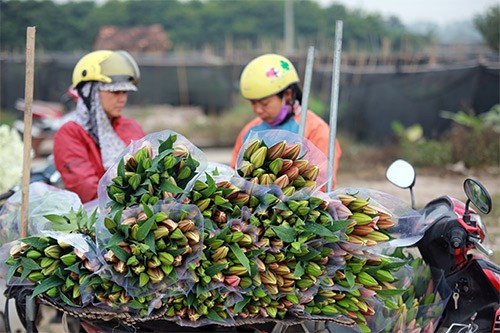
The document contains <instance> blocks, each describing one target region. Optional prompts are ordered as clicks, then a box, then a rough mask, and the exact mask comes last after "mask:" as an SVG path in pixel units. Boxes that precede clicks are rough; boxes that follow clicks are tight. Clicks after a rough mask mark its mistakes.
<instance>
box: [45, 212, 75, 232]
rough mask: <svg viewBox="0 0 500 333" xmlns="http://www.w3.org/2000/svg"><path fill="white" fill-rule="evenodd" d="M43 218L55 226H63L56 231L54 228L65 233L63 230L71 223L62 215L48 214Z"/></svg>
mask: <svg viewBox="0 0 500 333" xmlns="http://www.w3.org/2000/svg"><path fill="white" fill-rule="evenodd" d="M43 217H45V218H46V219H47V220H49V221H50V222H52V224H53V225H54V226H61V229H59V230H58V229H55V228H54V227H53V229H54V230H57V231H63V229H62V228H64V227H65V226H66V227H67V226H69V221H68V220H66V218H65V217H64V216H61V215H57V214H47V215H44V216H43Z"/></svg>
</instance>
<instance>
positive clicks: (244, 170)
mask: <svg viewBox="0 0 500 333" xmlns="http://www.w3.org/2000/svg"><path fill="white" fill-rule="evenodd" d="M254 170H255V165H254V164H253V163H251V162H250V161H243V162H241V166H240V167H239V169H238V174H239V175H240V176H241V177H249V176H251V175H252V172H253V171H254Z"/></svg>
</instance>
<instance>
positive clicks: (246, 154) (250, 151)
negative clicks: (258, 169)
mask: <svg viewBox="0 0 500 333" xmlns="http://www.w3.org/2000/svg"><path fill="white" fill-rule="evenodd" d="M259 147H260V141H259V140H258V139H255V140H253V141H251V142H250V143H249V144H248V145H247V147H246V148H245V151H244V152H243V158H244V159H246V160H250V157H251V156H252V154H253V153H254V152H255V151H256V150H257V149H259Z"/></svg>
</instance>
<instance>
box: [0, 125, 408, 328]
mask: <svg viewBox="0 0 500 333" xmlns="http://www.w3.org/2000/svg"><path fill="white" fill-rule="evenodd" d="M274 134H275V135H274V136H271V137H269V136H266V135H265V134H263V133H260V134H257V135H253V136H252V137H250V138H249V139H248V140H247V142H246V143H245V144H244V146H243V148H242V150H241V152H240V155H239V159H238V163H237V168H236V170H235V174H234V175H233V176H229V175H227V174H226V175H224V176H218V175H217V173H216V172H214V173H212V174H209V173H208V172H207V173H204V172H203V170H204V168H205V165H206V161H205V160H204V156H203V155H202V154H199V151H198V150H197V149H196V147H194V146H192V145H191V144H190V143H189V142H188V141H187V140H185V139H184V138H183V137H182V136H180V135H177V134H176V133H173V132H170V131H166V132H165V133H160V134H155V135H153V136H148V137H146V138H145V139H143V140H141V141H140V142H135V143H133V144H132V145H131V146H130V147H129V148H127V150H126V151H125V152H124V153H123V154H122V156H121V157H120V159H119V161H117V164H116V165H115V166H114V167H113V168H111V169H109V170H108V172H107V173H106V175H105V176H104V177H103V178H102V179H101V181H100V185H99V206H100V214H101V216H100V218H99V219H97V222H96V226H95V235H96V241H95V243H96V245H97V246H96V247H97V252H96V254H95V255H94V256H93V257H97V258H98V259H99V260H98V261H97V262H96V263H94V266H92V267H90V266H89V264H88V262H87V261H85V260H84V259H82V258H80V257H79V256H78V255H76V253H75V251H74V250H73V249H68V250H67V252H64V253H59V255H62V256H66V255H67V254H68V253H69V254H71V253H73V254H74V255H73V254H71V255H68V260H66V259H65V261H62V260H60V259H55V258H53V257H50V258H51V259H54V261H52V260H48V259H45V260H44V262H43V266H46V265H49V261H50V265H52V264H53V266H50V265H49V266H50V267H53V271H57V272H58V273H57V277H58V284H57V285H54V284H53V283H55V282H53V281H52V279H55V278H51V280H50V283H49V282H47V281H49V280H48V279H49V275H48V274H44V273H47V270H45V271H43V272H42V270H43V269H45V267H42V262H41V260H39V259H40V257H41V256H44V255H43V254H42V253H45V249H46V248H47V247H50V246H53V245H55V243H56V242H57V241H56V239H55V240H54V239H53V240H50V239H45V238H41V239H37V241H35V240H33V239H28V240H26V242H24V243H23V247H22V250H20V251H17V250H13V251H12V252H11V256H10V258H9V262H8V263H9V264H11V265H12V267H11V269H10V271H9V272H10V273H9V274H10V275H9V276H11V277H13V276H16V277H18V278H19V279H21V280H23V279H29V280H31V281H32V282H36V283H38V284H39V285H43V286H44V287H43V288H42V287H38V286H37V287H36V288H38V289H36V294H41V293H45V295H47V296H50V297H51V296H53V295H54V291H53V290H52V289H51V288H53V287H57V288H59V289H57V290H56V291H58V292H59V291H61V292H62V295H64V296H60V297H61V298H63V297H65V298H67V300H66V302H65V303H66V304H72V305H80V306H82V305H84V304H89V303H90V304H92V305H94V306H106V307H111V308H113V309H114V308H120V309H121V310H122V311H127V312H130V313H133V314H137V315H138V316H140V317H141V318H142V320H144V319H147V318H148V317H150V316H151V314H152V312H153V311H155V316H157V315H160V316H161V318H164V319H165V320H169V321H176V322H178V323H179V324H181V325H189V326H202V325H206V324H214V323H215V324H219V325H227V326H228V325H234V323H235V322H237V321H238V322H241V321H242V320H243V321H245V320H247V321H248V320H250V321H251V320H278V319H287V318H301V319H308V318H309V319H326V320H331V321H334V322H338V323H342V325H351V326H353V325H356V324H357V325H358V328H359V329H361V330H362V331H367V332H368V331H370V329H371V326H370V325H371V324H370V323H371V322H373V320H372V318H374V316H375V314H376V313H383V311H382V310H383V309H385V308H388V307H390V306H393V307H394V306H395V305H397V304H398V302H399V301H397V297H400V295H402V294H403V292H404V291H405V290H404V289H405V287H406V286H407V285H404V283H405V282H406V281H405V280H404V279H402V278H401V275H400V274H398V272H400V271H402V270H403V269H406V267H407V261H405V260H401V259H398V258H395V257H391V256H384V255H381V254H379V253H377V252H376V251H372V250H370V249H374V248H376V247H377V245H381V244H384V243H387V242H390V241H391V240H392V239H393V238H394V237H393V236H392V230H393V228H395V227H397V226H398V219H397V218H396V217H395V216H394V214H392V212H391V211H390V210H388V209H386V208H384V207H383V206H382V205H379V204H377V203H376V202H375V201H372V200H370V198H369V197H366V196H361V195H358V193H356V192H355V191H344V192H342V193H337V194H325V193H322V192H319V191H318V189H319V188H321V187H322V186H323V185H324V184H325V183H326V180H327V179H328V175H327V173H326V171H322V170H326V166H325V163H326V159H325V158H324V156H322V154H320V152H319V150H318V149H317V148H315V147H313V146H310V145H308V143H307V142H305V141H302V140H298V139H297V138H293V137H292V136H291V134H290V133H289V132H285V131H276V133H274ZM259 135H260V136H259ZM52 218H53V219H57V218H56V217H54V216H53V217H52ZM64 220H65V219H64V218H63V219H62V220H61V221H62V222H64ZM66 220H67V219H66ZM77 220H78V219H77ZM62 222H61V225H64V223H62ZM80 224H81V223H80ZM70 225H74V223H70ZM71 229H73V228H72V227H70V226H66V228H65V231H66V232H68V231H70V230H71ZM76 229H78V230H80V232H81V230H82V228H81V227H78V228H76ZM87 229H89V228H88V226H87ZM59 246H60V247H61V245H59ZM61 248H62V247H61ZM33 251H35V252H33ZM38 253H39V254H41V255H40V256H39V257H37V256H38ZM48 253H51V252H50V251H48ZM28 254H29V255H28ZM51 255H52V253H51ZM45 256H47V255H45ZM35 257H36V258H35ZM69 257H71V262H70V261H69V259H70V258H69ZM65 258H66V257H65ZM73 260H74V262H73ZM65 262H66V263H65ZM54 263H57V264H54ZM66 264H69V266H68V265H66ZM64 265H66V266H64ZM74 265H76V266H74ZM23 267H24V268H23ZM46 267H48V266H46ZM67 267H72V269H71V270H69V269H68V268H67ZM74 267H78V270H76V269H73V268H74ZM51 269H52V268H51ZM84 269H86V271H85V270H84ZM53 271H51V273H52V272H53ZM65 274H66V275H68V276H71V275H72V278H71V277H70V279H71V281H73V284H71V282H67V285H66V282H65V281H66V280H67V276H66V275H65ZM75 274H80V275H78V283H75V281H76V280H75V278H76V276H75ZM63 278H64V283H60V281H59V280H61V281H62V279H63ZM402 284H403V285H402ZM49 286H50V288H49ZM63 286H64V288H63ZM69 288H72V289H71V292H72V293H73V294H71V295H70V296H68V294H67V292H68V291H69V290H70V289H69ZM76 289H78V290H79V293H80V294H79V293H78V292H77V291H76ZM49 290H51V291H50V293H49V292H48V291H49ZM65 293H66V294H65ZM81 295H84V296H85V297H82V296H81ZM79 297H80V298H79ZM82 300H84V302H82ZM391 302H392V303H391ZM156 318H157V317H156Z"/></svg>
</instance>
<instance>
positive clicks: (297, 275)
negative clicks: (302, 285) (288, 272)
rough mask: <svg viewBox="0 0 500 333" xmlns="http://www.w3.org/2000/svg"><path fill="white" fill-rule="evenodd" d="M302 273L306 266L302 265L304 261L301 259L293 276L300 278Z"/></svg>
mask: <svg viewBox="0 0 500 333" xmlns="http://www.w3.org/2000/svg"><path fill="white" fill-rule="evenodd" d="M302 275H304V267H303V266H302V262H300V261H299V262H297V264H296V265H295V271H294V272H293V277H294V278H296V279H298V278H300V277H301V276H302Z"/></svg>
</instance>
